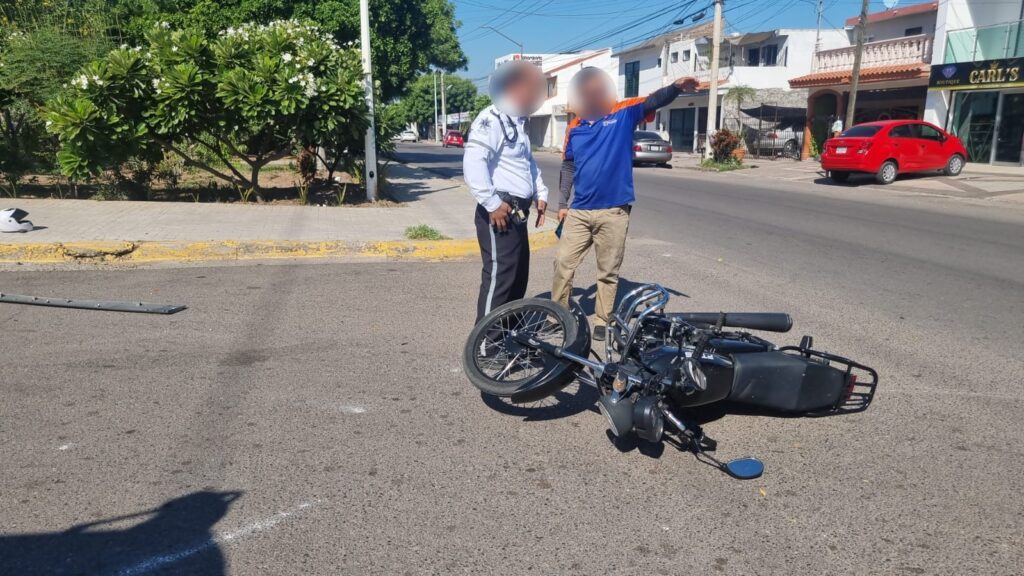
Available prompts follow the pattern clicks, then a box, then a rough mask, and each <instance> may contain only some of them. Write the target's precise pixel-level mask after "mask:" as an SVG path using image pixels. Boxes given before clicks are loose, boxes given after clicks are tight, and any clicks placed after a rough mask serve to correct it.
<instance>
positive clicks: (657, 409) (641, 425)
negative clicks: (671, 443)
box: [633, 396, 665, 442]
mask: <svg viewBox="0 0 1024 576" xmlns="http://www.w3.org/2000/svg"><path fill="white" fill-rule="evenodd" d="M658 403H659V400H658V397H657V396H643V397H641V398H639V399H637V401H636V402H634V403H633V427H634V429H635V430H636V435H637V436H639V437H641V438H643V439H644V440H647V441H648V442H659V441H660V440H661V435H662V434H663V433H664V432H665V416H664V414H662V413H661V406H659V405H658Z"/></svg>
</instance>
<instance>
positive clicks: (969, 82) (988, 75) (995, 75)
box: [928, 58, 1024, 90]
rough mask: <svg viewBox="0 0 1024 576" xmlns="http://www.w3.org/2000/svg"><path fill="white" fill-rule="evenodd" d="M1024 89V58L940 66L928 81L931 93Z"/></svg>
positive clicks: (933, 69)
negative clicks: (1021, 87) (1017, 87)
mask: <svg viewBox="0 0 1024 576" xmlns="http://www.w3.org/2000/svg"><path fill="white" fill-rule="evenodd" d="M1016 86H1024V59H1022V58H1012V59H1009V58H1006V59H1001V60H980V61H978V62H961V63H959V64H936V65H935V66H932V71H931V75H930V76H929V78H928V89H929V90H980V89H984V88H1012V87H1016Z"/></svg>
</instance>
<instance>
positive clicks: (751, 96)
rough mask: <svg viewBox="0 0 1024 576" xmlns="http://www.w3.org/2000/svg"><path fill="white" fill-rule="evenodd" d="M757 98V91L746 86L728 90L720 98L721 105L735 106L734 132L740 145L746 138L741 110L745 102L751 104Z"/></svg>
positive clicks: (741, 85)
mask: <svg viewBox="0 0 1024 576" xmlns="http://www.w3.org/2000/svg"><path fill="white" fill-rule="evenodd" d="M756 98H757V90H754V89H753V88H751V87H750V86H747V85H746V84H738V85H736V86H733V87H731V88H729V91H728V92H726V93H725V96H723V97H722V102H723V103H729V102H732V103H733V104H735V105H736V109H735V111H734V113H733V114H734V116H733V117H734V118H735V119H736V130H737V131H739V137H740V142H741V143H742V142H743V140H744V138H745V137H746V133H747V127H746V125H745V124H743V118H742V112H743V111H742V110H741V108H742V107H743V104H745V103H747V102H753V101H754V100H755V99H756Z"/></svg>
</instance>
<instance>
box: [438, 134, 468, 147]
mask: <svg viewBox="0 0 1024 576" xmlns="http://www.w3.org/2000/svg"><path fill="white" fill-rule="evenodd" d="M463 145H465V141H464V140H463V138H462V132H459V131H458V130H449V131H448V133H447V134H445V135H444V140H443V141H442V142H441V146H442V147H443V148H447V147H449V146H458V147H459V148H462V147H463Z"/></svg>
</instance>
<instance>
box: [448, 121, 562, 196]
mask: <svg viewBox="0 0 1024 576" xmlns="http://www.w3.org/2000/svg"><path fill="white" fill-rule="evenodd" d="M462 173H463V176H464V177H465V179H466V184H467V185H468V186H469V189H470V191H471V192H472V193H473V197H474V198H476V201H477V202H478V203H479V204H480V205H481V206H483V207H484V208H485V209H486V210H487V211H488V212H494V211H495V210H497V209H498V207H499V206H501V199H500V198H499V197H498V195H497V192H498V191H499V190H500V191H502V192H507V193H509V194H511V195H512V196H516V197H518V198H526V199H532V198H535V199H536V200H537V201H538V202H547V201H548V188H547V186H545V185H544V182H543V181H542V180H541V177H540V169H539V168H537V162H536V161H534V159H533V151H532V150H531V148H530V136H529V135H528V134H527V133H526V118H523V117H515V116H509V115H508V114H504V113H502V112H501V111H499V110H498V109H497V107H495V106H488V107H487V108H485V109H484V110H483V112H480V114H479V115H478V116H477V117H476V120H474V121H473V125H472V127H471V128H470V129H469V134H468V136H467V140H466V152H465V154H464V155H463V159H462Z"/></svg>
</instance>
